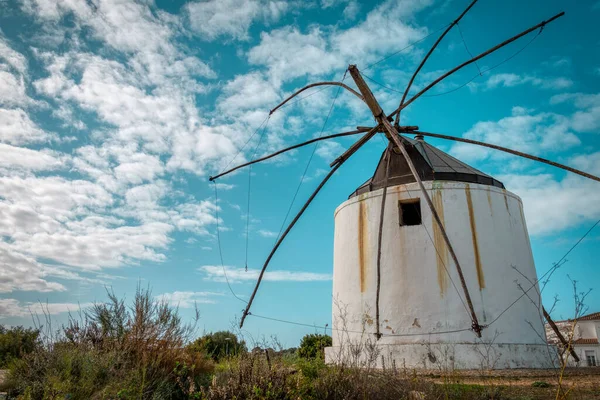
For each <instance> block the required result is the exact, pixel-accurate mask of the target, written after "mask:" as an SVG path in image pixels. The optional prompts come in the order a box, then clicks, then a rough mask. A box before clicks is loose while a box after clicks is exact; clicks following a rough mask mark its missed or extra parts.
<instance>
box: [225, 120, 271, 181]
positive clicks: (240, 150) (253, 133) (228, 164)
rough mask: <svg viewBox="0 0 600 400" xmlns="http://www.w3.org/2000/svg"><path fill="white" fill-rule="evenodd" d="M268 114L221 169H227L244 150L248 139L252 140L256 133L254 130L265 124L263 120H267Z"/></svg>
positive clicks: (248, 141)
mask: <svg viewBox="0 0 600 400" xmlns="http://www.w3.org/2000/svg"><path fill="white" fill-rule="evenodd" d="M269 117H270V115H267V117H266V118H265V119H264V120H263V122H261V124H260V125H259V126H258V128H256V130H255V131H254V132H252V135H250V137H249V138H248V140H246V143H244V145H243V146H242V147H241V148H240V149H239V150H238V152H237V153H236V155H235V156H233V158H232V159H231V160H230V161H229V162H228V163H227V165H226V166H225V168H223V170H222V171H221V173H222V172H224V171H227V168H229V166H230V165H231V163H232V162H233V161H234V160H235V159H236V158H237V156H239V155H240V153H241V152H242V151H244V149H245V148H246V146H247V145H248V143H250V141H251V140H252V138H253V137H254V135H256V132H258V131H259V130H260V128H262V126H263V125H264V124H265V122H267V121H268V120H269Z"/></svg>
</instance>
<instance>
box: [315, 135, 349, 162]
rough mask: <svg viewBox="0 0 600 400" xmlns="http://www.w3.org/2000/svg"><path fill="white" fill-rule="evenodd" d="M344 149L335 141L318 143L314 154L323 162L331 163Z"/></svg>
mask: <svg viewBox="0 0 600 400" xmlns="http://www.w3.org/2000/svg"><path fill="white" fill-rule="evenodd" d="M344 150H345V148H344V146H342V145H341V144H339V143H338V142H336V141H335V140H328V141H323V142H320V143H319V145H318V147H317V150H316V151H315V153H316V154H317V155H318V156H319V157H322V158H323V159H324V160H325V161H327V162H331V161H333V160H334V159H335V158H336V157H339V156H340V155H341V154H342V153H343V152H344Z"/></svg>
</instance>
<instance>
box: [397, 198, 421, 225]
mask: <svg viewBox="0 0 600 400" xmlns="http://www.w3.org/2000/svg"><path fill="white" fill-rule="evenodd" d="M398 211H399V215H400V226H411V225H421V202H420V200H419V199H411V200H400V201H399V202H398Z"/></svg>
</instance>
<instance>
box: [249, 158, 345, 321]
mask: <svg viewBox="0 0 600 400" xmlns="http://www.w3.org/2000/svg"><path fill="white" fill-rule="evenodd" d="M342 164H343V161H342V162H340V163H339V164H337V165H336V166H335V167H333V168H332V169H331V171H329V173H328V174H327V176H325V178H324V179H323V180H322V181H321V183H320V184H319V186H318V187H317V188H316V189H315V191H314V192H313V193H312V194H311V195H310V197H309V198H308V200H307V201H306V203H304V206H302V208H301V209H300V211H298V214H296V216H295V217H294V219H293V220H292V222H290V224H289V225H288V227H287V228H286V230H285V232H283V234H282V235H281V237H280V238H279V240H277V243H275V246H273V249H272V250H271V253H269V256H268V257H267V260H266V261H265V263H264V265H263V267H262V269H261V271H260V275H259V276H258V280H257V281H256V286H254V290H253V291H252V295H251V296H250V300H248V305H247V306H246V309H245V310H244V313H243V314H242V318H241V320H240V328H241V327H242V326H244V320H245V319H246V317H247V316H248V314H250V307H251V306H252V302H253V301H254V296H256V292H257V291H258V288H259V286H260V283H261V282H262V279H263V276H264V274H265V271H266V270H267V267H268V266H269V262H271V259H272V258H273V255H275V252H276V251H277V249H278V248H279V246H280V245H281V243H282V242H283V240H284V239H285V237H286V236H287V235H288V233H290V231H291V230H292V228H293V227H294V225H296V222H298V220H299V219H300V217H301V216H302V214H304V211H306V209H307V208H308V206H309V205H310V203H312V201H313V200H314V198H315V197H316V196H317V194H318V193H319V192H320V191H321V189H322V188H323V186H324V185H325V184H326V183H327V181H328V180H329V178H331V177H332V176H333V174H334V173H335V171H337V170H338V168H339V167H341V166H342Z"/></svg>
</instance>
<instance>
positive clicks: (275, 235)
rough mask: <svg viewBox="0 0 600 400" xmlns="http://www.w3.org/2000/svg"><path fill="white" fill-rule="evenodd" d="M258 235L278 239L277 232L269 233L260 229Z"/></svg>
mask: <svg viewBox="0 0 600 400" xmlns="http://www.w3.org/2000/svg"><path fill="white" fill-rule="evenodd" d="M256 233H258V234H259V235H260V236H262V237H266V238H274V237H277V232H273V231H269V230H267V229H259V230H258V231H256Z"/></svg>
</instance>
